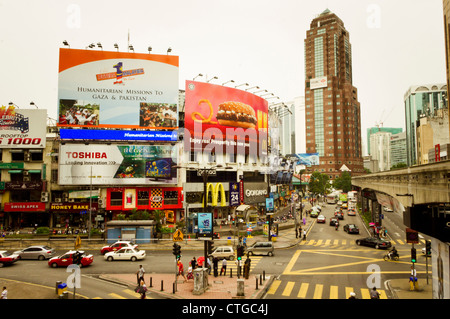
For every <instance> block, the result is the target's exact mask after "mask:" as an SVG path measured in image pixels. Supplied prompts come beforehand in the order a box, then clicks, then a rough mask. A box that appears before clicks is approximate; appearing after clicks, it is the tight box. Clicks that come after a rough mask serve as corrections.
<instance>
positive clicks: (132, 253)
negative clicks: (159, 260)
mask: <svg viewBox="0 0 450 319" xmlns="http://www.w3.org/2000/svg"><path fill="white" fill-rule="evenodd" d="M104 258H105V260H107V261H113V260H131V261H136V260H142V259H144V258H145V250H139V249H138V248H136V247H134V248H130V247H125V248H121V249H119V250H116V251H111V252H109V253H106V254H105V257H104Z"/></svg>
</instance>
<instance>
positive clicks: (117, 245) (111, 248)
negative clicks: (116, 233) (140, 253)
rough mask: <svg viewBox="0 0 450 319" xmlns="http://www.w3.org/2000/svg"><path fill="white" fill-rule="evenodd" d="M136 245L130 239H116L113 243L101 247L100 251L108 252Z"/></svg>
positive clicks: (102, 252)
mask: <svg viewBox="0 0 450 319" xmlns="http://www.w3.org/2000/svg"><path fill="white" fill-rule="evenodd" d="M137 246H138V245H135V244H132V243H131V241H126V240H120V241H116V242H115V243H114V244H111V245H109V246H104V247H102V249H101V250H100V253H101V254H102V255H104V254H106V253H109V252H110V251H116V250H119V249H121V248H124V247H125V248H136V247H137Z"/></svg>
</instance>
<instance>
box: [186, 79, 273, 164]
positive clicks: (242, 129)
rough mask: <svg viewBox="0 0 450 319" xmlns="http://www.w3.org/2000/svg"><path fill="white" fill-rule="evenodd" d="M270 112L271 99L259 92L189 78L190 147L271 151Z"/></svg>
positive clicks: (260, 152) (188, 145)
mask: <svg viewBox="0 0 450 319" xmlns="http://www.w3.org/2000/svg"><path fill="white" fill-rule="evenodd" d="M267 116H268V103H267V101H266V100H265V99H263V98H261V97H259V96H257V95H255V94H252V93H249V92H246V91H242V90H239V89H234V88H229V87H225V86H221V85H214V84H209V83H203V82H194V81H186V98H185V128H186V130H187V131H188V132H189V134H190V136H189V138H185V141H186V146H187V149H189V148H194V149H196V150H203V151H206V150H209V151H217V150H219V149H220V148H221V151H224V150H226V152H227V153H228V152H229V151H230V150H232V151H234V152H238V153H241V152H242V153H243V152H245V153H246V154H249V153H250V154H254V155H267V132H268V119H267ZM216 153H217V152H216ZM235 154H236V153H235Z"/></svg>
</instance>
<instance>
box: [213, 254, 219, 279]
mask: <svg viewBox="0 0 450 319" xmlns="http://www.w3.org/2000/svg"><path fill="white" fill-rule="evenodd" d="M213 267H214V277H217V276H218V275H219V259H218V258H216V257H214V258H213Z"/></svg>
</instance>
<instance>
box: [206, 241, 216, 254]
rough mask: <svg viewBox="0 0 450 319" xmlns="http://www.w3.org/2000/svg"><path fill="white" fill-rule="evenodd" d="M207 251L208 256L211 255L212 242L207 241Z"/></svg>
mask: <svg viewBox="0 0 450 319" xmlns="http://www.w3.org/2000/svg"><path fill="white" fill-rule="evenodd" d="M207 250H208V255H211V254H212V253H213V251H214V241H212V240H211V241H207Z"/></svg>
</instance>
